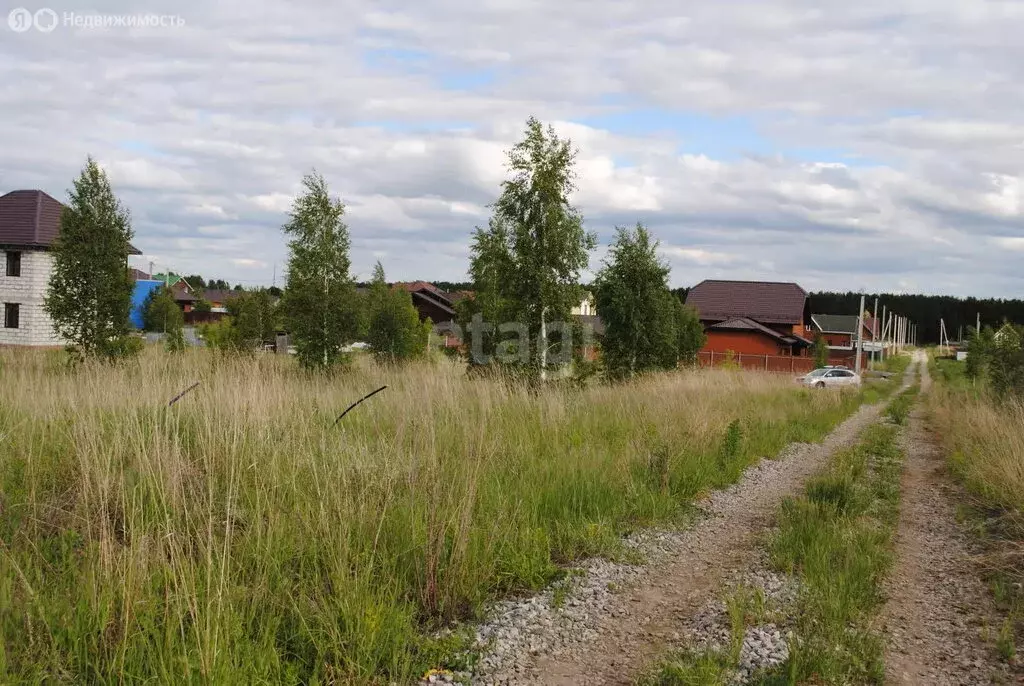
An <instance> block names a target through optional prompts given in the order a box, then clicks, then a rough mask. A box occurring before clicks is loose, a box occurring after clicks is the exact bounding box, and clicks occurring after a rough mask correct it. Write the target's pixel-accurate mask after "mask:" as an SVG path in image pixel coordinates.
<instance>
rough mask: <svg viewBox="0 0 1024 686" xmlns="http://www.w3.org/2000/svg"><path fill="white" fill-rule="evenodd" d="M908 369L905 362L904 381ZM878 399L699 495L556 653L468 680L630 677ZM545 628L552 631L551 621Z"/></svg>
mask: <svg viewBox="0 0 1024 686" xmlns="http://www.w3.org/2000/svg"><path fill="white" fill-rule="evenodd" d="M912 374H913V371H912V369H908V371H907V374H906V376H905V377H904V383H903V385H904V387H906V386H909V385H910V383H911V380H912V378H913V376H912ZM882 407H883V404H881V403H879V404H875V405H869V406H863V407H861V408H860V409H859V410H858V411H857V412H856V413H854V415H853V416H851V417H849V418H848V419H847V420H846V421H844V422H843V423H842V424H840V425H839V426H838V427H837V428H836V429H834V430H833V431H832V432H831V433H830V434H829V435H828V436H827V437H826V438H825V440H824V441H822V442H821V443H819V444H798V445H794V446H791V447H790V449H788V450H787V451H786V453H785V454H784V455H782V456H780V458H779V459H774V460H763V461H762V462H761V463H760V464H759V465H757V466H756V467H753V468H751V469H750V470H748V472H747V473H746V474H745V475H744V477H743V478H742V479H741V481H740V482H739V483H737V484H735V485H734V486H732V487H730V488H728V489H725V490H722V491H718V492H715V493H713V494H712V495H711V496H710V497H709V498H708V499H707V501H706V502H704V503H702V505H703V506H704V507H706V509H707V510H708V511H709V512H710V515H711V516H710V517H708V518H707V519H705V520H702V521H701V522H699V523H698V524H697V525H696V526H695V527H694V528H693V529H690V530H688V531H686V532H681V533H679V534H674V535H673V536H672V545H673V547H674V550H673V551H672V552H671V554H670V555H667V556H666V559H664V560H663V561H662V562H661V563H660V564H657V565H652V566H651V568H650V569H648V570H645V572H644V573H643V574H642V575H641V576H640V577H639V578H638V581H637V585H636V586H634V587H632V588H630V589H627V590H626V591H625V592H623V593H619V594H615V595H614V596H613V598H612V599H611V600H609V601H608V604H607V605H606V606H605V607H603V608H602V614H603V616H602V618H601V619H600V620H599V621H598V623H597V625H596V626H595V627H592V630H591V631H589V632H588V635H589V638H588V639H587V640H584V641H580V642H578V643H575V644H572V643H570V644H568V645H567V644H566V643H565V641H564V640H561V641H559V645H560V647H559V650H558V652H559V654H558V655H552V654H551V653H549V652H546V651H543V650H542V651H538V654H536V655H525V656H524V655H522V654H516V655H515V658H514V659H511V660H504V659H503V660H499V661H498V662H497V663H492V664H493V665H494V667H495V669H492V670H488V671H487V672H485V673H480V674H478V675H477V678H476V679H474V683H482V684H588V685H589V684H593V685H600V684H629V683H633V681H634V679H635V678H636V677H637V675H638V674H639V673H640V672H641V670H642V669H644V668H645V667H646V666H647V665H648V664H649V663H650V661H651V660H652V659H653V658H654V657H656V656H657V655H659V654H661V653H663V652H664V651H665V650H667V649H669V648H672V647H675V646H674V645H673V643H674V642H676V641H677V639H678V635H679V634H680V633H684V632H685V625H686V620H687V619H688V618H689V617H690V616H691V615H692V614H693V613H695V612H696V611H698V610H699V609H700V608H701V607H703V606H704V605H706V604H707V602H708V601H709V600H711V599H713V598H714V595H715V593H716V592H717V591H718V590H719V589H720V588H721V586H722V585H723V583H724V581H725V580H726V579H727V578H729V576H730V575H731V574H732V573H734V572H735V570H737V569H742V568H745V567H747V566H748V565H749V564H750V561H751V560H752V559H753V558H754V557H756V556H757V555H758V554H759V553H758V547H759V545H760V542H761V540H762V538H763V535H764V533H765V532H766V531H767V530H768V527H769V526H770V525H771V522H772V520H773V517H774V513H775V510H776V508H777V506H778V503H779V501H780V500H781V499H782V498H783V497H785V496H787V495H793V494H796V493H797V492H799V490H800V488H801V487H802V485H803V483H804V481H805V480H806V479H807V478H808V477H810V476H811V475H813V474H814V473H816V472H817V471H818V470H819V469H820V468H821V467H822V466H823V465H824V464H825V463H826V460H827V459H828V457H829V456H830V455H831V454H832V453H834V452H835V451H837V450H839V449H841V448H845V447H848V446H851V445H853V444H854V443H855V442H856V440H857V437H858V436H859V435H860V433H861V432H862V431H863V430H864V429H865V428H866V427H867V426H868V425H870V424H872V423H874V422H876V421H878V419H879V416H880V412H881V409H882ZM548 630H551V631H555V632H557V631H558V628H557V623H553V624H552V628H549V629H548ZM541 643H542V644H543V641H541ZM512 652H513V653H515V651H514V650H513V651H512Z"/></svg>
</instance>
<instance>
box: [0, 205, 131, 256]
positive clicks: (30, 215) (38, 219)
mask: <svg viewBox="0 0 1024 686" xmlns="http://www.w3.org/2000/svg"><path fill="white" fill-rule="evenodd" d="M63 210H64V205H63V204H61V202H60V201H59V200H55V199H54V198H52V197H51V196H49V195H47V194H46V193H44V192H42V191H11V192H10V193H7V194H6V195H2V196H0V245H10V246H24V247H26V248H48V247H50V246H51V245H53V242H54V241H55V240H57V236H58V235H60V215H61V212H62V211H63ZM128 247H129V250H128V254H129V255H141V254H142V253H141V252H139V250H138V249H137V248H135V246H133V245H131V244H129V246H128Z"/></svg>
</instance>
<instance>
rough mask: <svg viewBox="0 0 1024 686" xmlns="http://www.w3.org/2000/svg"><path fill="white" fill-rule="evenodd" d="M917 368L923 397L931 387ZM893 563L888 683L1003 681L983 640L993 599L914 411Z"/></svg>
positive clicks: (992, 623)
mask: <svg viewBox="0 0 1024 686" xmlns="http://www.w3.org/2000/svg"><path fill="white" fill-rule="evenodd" d="M920 355H923V354H919V364H920V365H921V368H922V376H921V391H922V396H923V395H924V394H926V393H927V391H928V388H929V386H930V383H931V381H930V379H929V377H928V370H927V366H926V365H925V364H924V363H923V362H924V360H922V359H921V358H920ZM903 440H904V448H905V450H906V460H905V462H904V469H903V477H902V481H901V493H902V496H901V506H900V518H899V524H898V528H897V533H896V564H895V567H894V569H893V572H892V574H891V575H890V577H889V579H888V582H887V584H886V593H887V596H888V597H889V600H888V602H887V603H886V606H885V609H884V610H883V612H882V622H883V625H884V630H885V632H886V634H887V639H888V651H887V655H886V676H887V681H888V682H889V683H892V684H929V685H934V686H945V685H949V684H971V685H974V684H990V683H1004V682H1006V680H1007V678H1008V673H1009V672H1008V670H1009V668H1008V666H1007V665H1005V664H1003V663H1001V662H1000V661H999V660H998V658H997V657H996V655H995V654H994V651H993V649H992V647H991V646H990V645H987V644H986V643H985V641H984V640H982V634H983V633H984V632H985V631H986V630H987V631H992V632H995V631H996V630H997V629H998V627H999V624H997V623H996V622H997V621H998V620H997V619H996V614H995V612H994V609H993V606H992V601H991V598H990V597H989V594H988V592H987V590H986V588H985V585H984V583H983V582H982V581H981V579H980V578H979V576H978V568H977V566H976V564H975V563H974V562H973V560H972V554H973V546H972V545H971V540H970V537H969V535H968V534H967V533H966V532H965V531H963V530H962V528H961V527H960V526H959V525H958V524H957V520H956V505H955V503H956V489H955V487H954V486H953V484H952V482H951V481H950V479H949V478H948V477H947V475H946V473H945V465H944V460H943V459H942V455H941V452H940V450H939V448H938V446H937V444H936V441H935V437H934V436H933V435H932V433H931V432H930V431H929V430H928V428H927V427H926V426H925V421H924V413H923V410H922V409H921V407H920V406H918V407H917V408H916V409H915V410H914V411H913V412H912V413H911V415H910V419H909V424H908V426H907V430H906V431H905V432H904V437H903Z"/></svg>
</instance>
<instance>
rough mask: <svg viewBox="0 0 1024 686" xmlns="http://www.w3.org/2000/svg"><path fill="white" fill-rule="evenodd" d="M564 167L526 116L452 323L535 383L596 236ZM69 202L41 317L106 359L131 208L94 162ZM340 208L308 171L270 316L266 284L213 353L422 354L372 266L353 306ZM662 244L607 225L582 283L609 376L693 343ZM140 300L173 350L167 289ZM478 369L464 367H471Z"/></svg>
mask: <svg viewBox="0 0 1024 686" xmlns="http://www.w3.org/2000/svg"><path fill="white" fill-rule="evenodd" d="M575 160H576V150H575V148H574V147H573V146H572V144H571V142H570V141H569V140H565V139H561V138H559V137H558V136H557V135H556V134H555V132H554V130H553V129H552V128H551V127H546V128H545V127H544V126H542V125H541V123H540V122H539V121H538V120H536V119H534V118H530V119H529V120H528V121H527V125H526V131H525V136H524V138H523V140H521V141H520V142H519V143H517V144H516V145H515V146H514V147H513V148H512V149H511V150H510V151H509V153H508V167H509V171H510V178H509V179H508V180H506V181H505V182H504V183H503V184H502V188H501V194H500V195H499V197H498V199H497V201H496V202H495V203H494V205H493V206H492V207H493V216H492V217H491V220H490V222H489V224H488V226H487V228H485V229H482V228H477V229H476V231H475V233H474V235H473V239H472V256H471V261H470V268H469V273H470V276H471V277H472V279H473V287H474V290H475V297H474V298H467V299H464V300H463V301H462V302H461V303H460V312H459V322H460V323H461V324H464V325H465V326H464V327H463V330H464V331H468V332H471V334H475V335H476V339H475V340H472V341H468V343H470V344H471V347H474V348H475V347H476V346H480V347H481V349H482V350H484V352H485V353H487V354H490V353H494V352H500V351H504V352H506V353H508V352H510V351H511V352H512V353H514V354H513V355H512V356H511V358H512V359H513V360H514V362H512V364H513V365H514V366H516V367H518V368H520V370H521V371H524V372H526V373H527V374H528V375H529V376H531V377H535V378H538V379H540V380H544V379H546V378H547V376H548V374H549V373H550V372H551V371H553V370H554V369H560V368H563V367H564V366H565V364H566V362H567V361H568V360H570V359H573V357H574V356H576V357H577V359H578V353H579V349H580V347H581V345H582V343H583V340H582V337H581V335H580V331H579V325H578V322H575V321H574V319H573V317H572V316H571V310H572V308H573V307H574V306H575V305H577V304H578V303H580V302H581V300H582V299H583V296H584V292H585V291H584V288H583V286H582V285H581V284H580V273H581V272H582V270H584V269H585V268H586V267H587V266H588V263H589V258H590V253H591V251H593V250H594V248H595V247H596V245H597V240H596V236H595V235H594V234H593V233H591V232H588V231H586V230H585V229H584V226H583V217H582V215H581V214H580V212H579V211H578V210H577V209H576V208H575V207H574V206H573V205H572V204H571V202H570V200H569V197H570V195H571V193H572V191H573V190H574V189H575V178H576V174H575ZM71 196H72V197H71V202H70V206H69V208H68V211H67V212H66V213H65V216H64V219H63V221H62V230H61V237H60V240H59V241H58V243H57V246H56V250H55V274H54V278H53V281H52V282H51V284H50V292H49V296H48V298H47V309H48V311H49V312H50V314H51V316H53V318H54V321H55V323H56V326H57V329H58V333H60V334H61V335H62V336H63V337H64V338H66V339H68V340H69V341H70V342H71V343H72V345H74V346H75V347H77V348H78V349H80V350H81V351H82V352H84V353H85V354H89V355H93V354H95V355H100V356H108V357H110V356H115V355H117V354H119V351H124V350H127V349H128V348H129V347H131V346H129V345H127V344H126V341H127V340H128V338H129V337H128V333H129V331H130V325H129V323H128V315H129V311H130V307H131V292H132V283H131V280H130V279H129V277H128V274H127V271H126V269H125V261H126V258H127V255H128V250H129V241H130V240H131V238H132V230H131V225H130V220H129V216H128V212H127V211H126V210H124V209H123V208H122V207H121V205H120V204H119V203H118V201H117V199H116V198H115V197H114V195H113V192H112V191H111V189H110V185H109V182H108V180H107V178H106V175H105V174H104V173H103V171H102V170H101V169H99V167H98V165H96V163H95V162H94V161H93V160H92V159H89V161H88V163H87V165H86V169H85V170H84V171H83V172H82V175H81V177H80V178H79V179H78V180H77V181H76V182H75V190H74V192H72V194H71ZM344 214H345V206H344V205H343V204H342V202H341V201H340V200H339V199H337V198H334V197H332V196H331V194H330V192H329V190H328V187H327V184H326V182H325V181H324V179H323V177H322V176H321V175H319V174H318V173H316V172H313V173H312V174H310V175H308V176H306V177H305V178H304V179H303V192H302V193H301V194H300V195H299V197H297V198H296V200H295V202H294V204H293V206H292V209H291V211H290V213H289V219H288V222H287V223H286V224H285V225H284V227H283V230H284V232H285V234H286V235H287V236H288V238H289V242H288V249H289V259H288V273H287V283H286V287H285V289H284V291H283V293H282V295H281V301H280V309H279V310H276V311H275V309H274V304H273V300H272V298H271V295H270V293H269V292H268V291H267V290H258V291H254V292H251V293H245V294H243V295H242V296H240V297H239V298H237V299H235V300H233V301H231V303H230V304H229V313H230V318H229V319H228V320H227V321H226V322H225V323H224V324H222V325H219V326H216V327H210V328H209V329H208V330H207V334H208V336H207V338H208V340H210V341H211V342H212V343H213V345H215V346H216V347H223V348H229V349H237V350H244V349H253V348H254V347H256V345H258V343H259V342H260V341H262V340H265V339H266V338H267V337H268V335H269V334H270V333H272V330H273V328H274V327H275V325H276V324H277V322H278V320H280V323H281V324H283V326H284V328H286V329H287V330H288V331H289V333H290V334H291V336H292V340H293V342H294V344H295V347H296V350H297V353H298V359H299V361H300V362H301V363H302V365H303V366H305V367H309V368H320V369H323V368H328V367H332V366H334V365H336V364H338V363H339V362H341V361H343V360H344V359H345V350H346V349H347V348H348V346H349V345H350V344H351V343H353V342H354V341H355V340H357V338H359V337H363V336H365V337H366V339H367V340H368V342H369V344H370V346H371V348H372V350H373V351H374V353H375V354H376V355H377V356H378V358H380V359H382V360H392V361H399V360H404V359H409V358H410V357H414V356H416V355H418V354H420V352H421V351H425V350H426V349H427V343H428V337H429V332H428V330H427V328H426V327H425V326H423V325H421V324H420V322H419V321H418V318H417V316H416V311H415V309H414V308H413V306H412V302H411V298H410V296H409V294H408V293H405V292H403V291H400V290H394V289H391V288H389V287H388V286H387V284H386V281H385V278H384V272H383V269H382V268H381V266H380V265H379V264H378V265H377V269H376V270H375V272H374V280H373V283H372V284H371V287H370V292H369V295H368V297H367V298H366V299H365V302H364V299H363V298H360V297H357V295H356V287H355V282H354V280H353V278H352V276H351V274H350V268H351V262H350V258H349V250H350V237H349V232H348V227H347V226H346V224H345V222H344ZM97 247H98V249H97ZM657 248H658V243H657V241H655V240H654V239H653V238H652V237H651V235H650V234H649V232H648V231H647V229H646V228H644V227H643V226H642V225H639V224H638V225H637V226H636V227H635V228H633V229H625V228H620V229H618V231H617V234H616V238H615V242H614V243H613V245H612V246H611V248H610V251H609V254H608V257H607V258H606V259H605V261H604V263H603V265H602V268H601V270H600V272H599V273H598V275H597V279H596V281H595V283H594V284H593V285H592V290H593V292H594V295H595V301H596V307H597V312H598V314H599V315H600V317H601V319H602V320H603V321H604V323H605V336H604V339H603V341H602V343H603V349H604V360H603V361H604V364H605V366H606V369H607V372H608V374H609V376H611V377H612V378H625V377H631V376H635V375H636V374H640V373H643V372H645V371H649V370H652V369H665V368H673V367H675V366H676V365H678V364H679V363H680V362H681V361H683V362H689V361H692V360H693V359H694V357H695V355H696V352H697V350H699V349H700V347H701V346H702V344H703V331H702V329H701V327H700V323H699V321H698V320H697V317H696V313H694V312H693V311H692V310H689V309H687V308H685V307H684V306H683V305H682V304H681V302H680V301H679V300H678V299H677V298H674V297H673V296H672V293H671V291H670V290H669V288H668V276H669V268H668V266H667V264H665V263H664V261H663V260H661V259H660V258H659V257H658V255H657ZM189 278H191V279H192V280H194V281H195V282H196V284H194V285H200V284H201V286H200V287H202V286H206V285H208V284H207V282H205V281H204V280H203V279H202V278H201V277H200V276H198V275H193V276H192V277H189ZM213 284H214V285H226V284H221V283H217V282H213ZM150 305H151V306H150V307H148V308H147V317H148V319H149V320H150V321H149V325H150V326H153V327H154V328H156V327H159V328H160V330H163V331H165V332H167V333H168V334H169V335H168V347H170V348H171V349H173V350H177V349H180V348H181V347H183V345H184V344H183V340H182V336H181V330H182V322H181V313H180V311H178V310H177V307H176V306H175V305H174V302H173V300H172V299H171V297H170V294H168V293H162V294H158V296H157V297H155V298H154V299H153V301H152V302H151V303H150ZM474 320H486V321H489V322H498V323H501V324H502V325H510V326H511V328H512V329H514V330H515V331H516V333H517V337H516V338H515V339H514V340H509V339H508V338H507V337H504V338H503V336H502V333H501V332H502V327H498V330H497V331H495V330H494V329H486V328H484V329H479V330H478V329H475V328H474V327H473V326H470V324H471V323H472V322H473V321H474ZM506 330H508V329H506ZM534 342H535V343H534ZM499 357H501V356H499ZM508 357H509V356H508V355H505V356H504V358H503V359H508ZM477 361H478V360H476V359H475V358H473V357H471V360H470V364H474V363H476V362H477Z"/></svg>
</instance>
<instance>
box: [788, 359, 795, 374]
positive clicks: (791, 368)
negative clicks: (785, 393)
mask: <svg viewBox="0 0 1024 686" xmlns="http://www.w3.org/2000/svg"><path fill="white" fill-rule="evenodd" d="M794 371H796V360H794V359H793V358H792V357H790V358H789V373H790V374H792V373H793V372H794Z"/></svg>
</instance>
